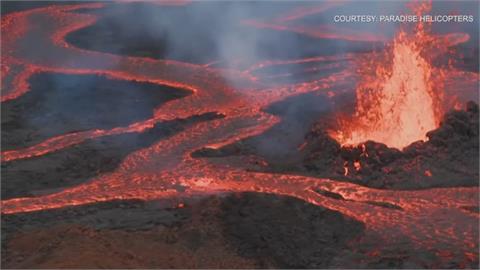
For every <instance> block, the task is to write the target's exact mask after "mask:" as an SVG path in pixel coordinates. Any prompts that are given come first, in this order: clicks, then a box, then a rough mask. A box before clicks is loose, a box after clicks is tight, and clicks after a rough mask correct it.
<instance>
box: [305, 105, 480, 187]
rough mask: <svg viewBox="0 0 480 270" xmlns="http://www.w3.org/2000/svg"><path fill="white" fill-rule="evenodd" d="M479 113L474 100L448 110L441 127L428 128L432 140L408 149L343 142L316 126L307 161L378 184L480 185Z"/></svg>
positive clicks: (324, 172)
mask: <svg viewBox="0 0 480 270" xmlns="http://www.w3.org/2000/svg"><path fill="white" fill-rule="evenodd" d="M478 117H479V115H478V105H477V104H476V103H475V102H472V101H471V102H468V103H467V106H466V110H462V111H459V110H453V111H450V112H448V113H447V114H445V116H444V119H443V121H442V122H441V124H440V127H439V128H438V129H435V130H432V131H430V132H428V133H427V137H428V138H429V140H428V141H426V142H422V141H418V142H414V143H412V144H411V145H409V146H407V147H406V148H404V149H403V151H400V150H398V149H395V148H389V147H387V146H386V145H384V144H381V143H377V142H373V141H367V142H365V143H363V144H361V145H359V146H349V147H342V148H340V146H339V145H338V144H336V142H335V141H334V140H333V139H331V138H329V137H328V135H326V133H325V132H324V131H322V130H318V126H314V127H313V128H312V131H311V132H310V133H309V134H307V136H306V137H305V138H306V144H307V145H306V147H304V149H303V151H304V155H305V159H304V161H303V162H304V166H305V168H306V170H307V171H308V172H309V173H311V174H314V175H318V176H321V177H332V175H333V176H334V177H335V178H337V179H341V180H342V179H343V180H346V181H352V182H355V183H360V184H362V185H365V186H369V187H375V188H392V189H417V188H429V187H450V186H475V185H477V184H478V169H479V167H478V162H479V153H478V147H479V143H478V142H479V136H478V130H479V122H478ZM355 165H357V167H355ZM346 170H348V172H347V171H346ZM345 174H346V175H345Z"/></svg>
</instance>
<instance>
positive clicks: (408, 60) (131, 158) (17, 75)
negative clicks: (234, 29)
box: [1, 3, 478, 268]
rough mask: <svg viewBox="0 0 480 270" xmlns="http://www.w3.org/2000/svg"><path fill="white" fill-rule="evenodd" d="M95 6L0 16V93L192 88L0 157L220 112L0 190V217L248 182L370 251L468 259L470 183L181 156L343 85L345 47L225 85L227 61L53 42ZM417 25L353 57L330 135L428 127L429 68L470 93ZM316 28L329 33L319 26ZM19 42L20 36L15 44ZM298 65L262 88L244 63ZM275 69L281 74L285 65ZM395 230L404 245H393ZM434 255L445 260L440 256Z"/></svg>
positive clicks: (406, 138)
mask: <svg viewBox="0 0 480 270" xmlns="http://www.w3.org/2000/svg"><path fill="white" fill-rule="evenodd" d="M104 7H105V4H102V3H97V4H91V3H88V4H81V5H64V6H52V7H46V8H38V9H33V10H28V11H21V12H15V13H12V14H8V15H6V16H3V17H2V23H1V27H2V31H3V32H4V33H8V34H6V35H4V36H3V37H2V56H1V57H2V59H1V60H2V99H1V102H8V101H9V100H12V99H16V98H20V97H21V96H22V95H23V94H25V93H26V92H27V91H29V87H30V86H29V80H28V79H29V78H30V77H31V76H32V75H33V74H36V73H41V72H53V73H67V74H96V75H102V76H108V77H109V78H112V79H117V80H130V81H138V82H149V83H154V84H159V85H168V86H174V87H178V88H182V89H187V90H190V91H191V92H192V94H191V95H189V96H187V97H184V98H181V99H175V100H172V101H169V102H167V103H165V104H163V105H162V106H160V107H158V108H155V111H154V114H153V116H152V117H151V118H150V119H147V120H142V121H139V122H135V123H133V124H131V125H129V126H119V127H115V128H112V129H105V130H103V129H101V130H98V129H94V130H85V131H79V132H72V133H68V134H63V135H58V136H55V137H52V138H50V139H47V140H45V141H43V142H41V143H38V144H36V145H31V146H28V147H25V148H20V149H13V150H9V151H3V152H2V153H1V154H2V157H1V158H2V163H8V162H12V161H14V160H21V159H35V158H38V157H40V156H43V155H46V154H49V153H52V152H56V151H60V150H62V149H67V148H68V147H71V146H73V145H78V144H81V143H82V142H84V141H85V140H92V139H96V138H99V137H104V136H111V135H118V134H124V133H132V132H137V133H141V132H145V131H146V130H149V129H151V128H152V127H153V126H154V125H155V124H157V123H161V122H163V121H169V120H175V119H182V118H188V117H191V116H195V115H200V114H203V113H208V112H217V113H221V114H222V115H224V117H223V118H218V119H215V120H211V121H207V122H199V123H195V124H192V125H191V126H189V127H187V128H185V129H184V130H182V131H179V133H177V134H175V135H174V136H171V137H168V138H165V139H162V140H159V141H157V142H155V143H154V144H152V145H151V146H149V147H146V148H142V149H139V150H137V151H134V152H132V153H130V154H128V155H127V156H126V157H125V158H124V159H123V161H122V162H121V164H120V165H119V166H118V167H117V168H116V169H115V170H113V171H112V172H108V173H103V174H100V175H97V176H94V177H92V178H90V179H88V181H85V182H83V183H81V184H78V185H76V186H71V187H66V188H64V189H61V190H54V191H51V192H49V193H39V195H36V196H32V197H19V198H12V199H6V200H5V199H4V200H2V201H1V208H2V209H1V213H2V214H4V215H7V214H15V213H23V212H31V211H41V210H47V209H55V208H62V207H68V206H77V205H85V204H90V203H98V202H102V201H111V200H128V199H141V200H158V199H172V200H175V201H178V200H181V199H182V198H187V197H192V196H197V195H203V194H212V193H223V192H245V191H249V192H251V191H253V192H263V193H272V194H279V195H288V196H292V197H296V198H299V199H302V200H304V201H306V202H308V203H311V204H314V205H319V206H322V207H326V208H329V209H332V210H335V211H339V212H341V213H342V214H344V215H347V216H349V217H352V218H355V219H356V220H359V221H361V222H363V223H364V224H365V225H366V229H365V230H366V232H365V236H363V240H362V241H364V243H365V247H367V248H366V249H369V250H368V251H372V254H379V252H383V250H381V251H378V250H371V249H376V248H378V243H379V242H381V243H382V246H385V247H389V246H394V245H395V246H399V245H400V246H401V247H402V248H404V249H405V250H411V247H412V246H415V247H419V248H420V249H422V250H431V251H432V252H438V253H439V254H443V253H441V252H442V251H444V250H445V249H447V250H448V251H449V250H454V251H455V253H452V254H451V255H449V256H450V257H448V256H444V257H442V256H439V257H438V258H439V259H438V260H439V265H438V266H439V267H438V268H440V267H441V266H443V265H447V264H446V263H447V262H449V261H451V260H452V258H456V259H458V261H460V262H461V263H462V264H463V265H470V263H471V262H475V261H478V254H477V253H474V252H473V250H478V226H476V225H478V214H477V213H473V212H471V211H466V210H465V209H464V208H465V206H469V207H470V206H477V205H478V187H452V188H441V189H439V188H437V189H428V190H413V191H405V190H380V189H375V188H367V187H364V186H361V185H358V184H357V183H347V182H341V181H337V180H331V179H322V178H316V177H309V176H300V175H291V174H288V173H285V174H283V173H276V174H275V173H265V172H262V173H260V172H255V171H251V170H248V168H246V167H247V166H245V167H243V166H244V164H246V163H247V162H246V161H245V162H243V160H244V159H247V158H248V157H245V156H242V157H225V158H224V157H222V158H221V159H220V160H221V162H220V161H219V159H214V158H212V159H209V158H195V157H193V156H192V155H191V154H192V153H194V152H195V151H197V150H198V149H202V148H209V147H210V148H214V147H220V146H223V145H227V144H231V143H232V142H235V141H237V140H241V139H244V138H247V137H250V136H255V135H258V134H260V133H263V132H265V131H266V130H268V129H269V128H271V127H272V126H273V125H275V124H277V123H278V122H279V121H280V118H281V117H280V116H277V115H272V114H270V113H268V112H266V111H265V110H264V108H266V107H268V106H269V105H271V104H272V103H274V102H277V101H279V100H284V99H286V98H287V97H291V96H295V95H300V94H304V93H308V92H313V91H316V93H320V92H324V93H325V96H326V98H330V99H333V98H332V97H334V96H335V95H337V94H341V93H342V91H345V90H344V89H349V90H350V89H354V83H352V81H354V80H353V75H354V74H353V72H352V71H351V70H350V68H349V67H351V66H352V64H353V63H352V62H353V60H352V59H354V57H357V55H358V54H357V53H351V54H343V55H332V56H324V55H322V56H318V57H311V58H304V59H289V60H279V59H274V60H272V61H270V60H268V61H264V62H259V63H250V64H251V66H247V67H246V68H245V69H243V68H242V69H240V68H238V69H237V67H233V68H232V70H228V72H230V73H231V74H234V75H236V77H238V80H242V82H243V81H245V82H244V83H245V84H246V85H247V86H246V87H245V89H241V88H240V87H237V88H234V87H232V86H231V85H229V84H227V82H226V80H225V79H224V75H225V72H227V70H223V69H222V68H220V67H218V68H217V67H216V65H215V63H216V62H215V61H212V62H211V63H213V64H207V65H196V64H191V63H186V62H180V61H173V60H166V59H151V58H142V57H128V56H122V55H114V54H110V53H102V52H98V51H90V50H85V49H80V48H77V47H75V46H74V45H72V44H69V43H68V42H66V41H65V36H66V35H67V34H68V33H71V32H73V31H76V30H78V29H81V28H84V27H87V26H90V25H92V24H94V23H95V22H96V21H97V20H98V19H99V18H100V17H101V15H98V14H97V15H94V14H93V13H86V12H75V11H76V10H80V9H100V8H104ZM105 8H107V7H105ZM326 8H329V7H324V8H323V7H319V8H318V9H316V10H317V11H318V12H320V11H322V10H324V9H326ZM312 12H314V11H311V12H310V11H309V12H303V10H300V11H298V10H297V11H296V13H294V15H292V16H286V18H288V19H286V20H280V19H279V20H276V21H274V23H279V22H283V23H290V22H291V21H292V20H296V19H297V18H300V17H301V16H303V15H302V14H304V13H305V14H307V13H308V14H311V13H312ZM315 12H316V11H315ZM253 26H255V27H260V26H259V25H255V24H253ZM274 28H275V27H274ZM277 28H278V27H277ZM296 30H298V29H291V28H282V31H293V32H299V33H301V31H296ZM417 30H418V31H416V33H415V36H409V35H407V34H405V33H404V32H401V33H400V34H399V35H398V36H397V38H396V39H395V42H394V45H393V46H392V47H391V48H390V49H389V50H387V51H388V53H389V54H390V55H391V57H390V58H389V59H390V61H383V62H381V64H380V65H378V66H376V65H364V66H365V67H367V68H370V69H364V70H363V71H362V72H365V75H364V76H363V75H362V81H361V83H360V84H358V85H357V108H356V113H355V118H354V119H353V120H350V121H345V122H344V123H342V126H341V129H340V131H336V132H332V135H333V137H334V138H336V139H337V140H338V141H339V142H341V143H342V144H354V143H360V142H362V141H365V140H375V141H378V142H383V143H385V144H387V145H389V146H394V147H398V148H401V147H404V146H406V145H407V144H409V143H411V142H413V141H416V140H421V139H425V134H426V132H427V131H429V130H432V129H434V128H435V127H437V125H438V121H439V118H440V117H441V110H440V104H441V102H440V101H441V99H442V98H441V96H442V94H441V92H442V91H443V87H442V85H443V84H442V83H441V81H442V80H441V77H443V76H445V77H446V78H447V79H448V81H446V84H448V83H450V84H451V85H453V86H454V87H447V88H446V89H448V90H449V91H456V92H455V94H457V93H458V92H460V90H459V89H460V88H462V89H473V88H475V91H476V87H477V85H478V74H477V73H474V72H468V71H459V70H448V71H445V70H443V69H441V68H438V69H437V68H434V67H433V65H432V62H431V60H432V59H430V57H429V56H427V55H426V54H425V51H424V49H425V48H434V45H432V44H433V43H435V42H433V43H430V42H432V39H434V38H432V37H430V36H428V35H426V34H424V31H423V29H417ZM304 34H305V33H304ZM321 36H322V38H329V35H321ZM449 37H450V38H451V41H450V42H451V43H454V42H463V41H465V38H464V37H465V35H451V36H449ZM334 38H335V39H344V40H351V39H352V38H351V36H348V35H346V36H345V37H344V36H341V37H339V36H338V35H336V36H335V37H334ZM435 38H438V37H435ZM32 40H35V46H31V42H32ZM29 43H30V44H29ZM23 44H29V45H28V46H21V45H23ZM366 55H367V57H369V58H371V59H372V57H373V56H375V55H374V54H372V53H367V54H366ZM382 59H387V58H382ZM212 60H215V59H212ZM389 63H391V64H390V65H389ZM302 64H309V65H310V64H316V65H314V66H313V67H312V66H307V67H308V68H309V69H303V70H304V71H305V72H309V71H311V70H313V71H317V70H320V69H322V72H310V73H313V74H314V75H315V77H309V79H308V80H307V79H306V80H305V81H301V82H294V83H292V82H287V83H282V81H281V80H279V82H275V84H273V85H269V84H263V83H262V79H263V80H267V79H268V80H270V81H271V77H269V78H267V79H266V78H265V76H267V75H268V74H267V75H262V73H261V72H255V71H259V70H261V69H266V68H268V67H272V66H277V65H278V66H281V65H302ZM368 64H370V63H368ZM371 67H373V72H372V69H371ZM324 70H325V71H328V72H323V71H324ZM230 73H229V74H230ZM368 73H370V74H368ZM444 73H445V75H442V74H444ZM282 76H285V77H289V76H293V75H292V74H290V73H285V74H282ZM299 77H301V76H299ZM437 77H440V78H437ZM4 78H7V79H4ZM301 79H302V78H301ZM475 93H476V92H475ZM239 160H240V161H239ZM232 164H234V165H232ZM242 164H243V165H242ZM2 166H3V164H2ZM354 166H355V169H357V170H359V169H360V166H361V165H360V163H359V162H358V163H355V164H354ZM433 177H434V176H433ZM15 180H16V179H8V180H7V181H15ZM319 190H323V191H324V192H333V193H336V194H339V195H341V197H342V198H344V199H338V198H334V197H331V196H324V195H322V193H321V192H320V193H319V192H318V191H319ZM386 203H387V204H388V205H394V206H398V208H400V209H401V210H395V209H391V208H389V207H383V206H382V205H384V204H386ZM176 205H179V204H178V203H176ZM452 217H453V218H454V219H453V218H452ZM406 239H407V240H408V241H409V243H408V245H407V244H405V243H406V242H407V241H406ZM369 241H372V242H373V243H374V245H372V244H370V242H369ZM385 252H387V253H388V252H389V250H385ZM387 255H388V254H387ZM402 256H403V255H402ZM443 261H445V263H444V264H441V263H442V262H443Z"/></svg>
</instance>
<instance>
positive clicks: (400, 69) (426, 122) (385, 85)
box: [331, 24, 443, 149]
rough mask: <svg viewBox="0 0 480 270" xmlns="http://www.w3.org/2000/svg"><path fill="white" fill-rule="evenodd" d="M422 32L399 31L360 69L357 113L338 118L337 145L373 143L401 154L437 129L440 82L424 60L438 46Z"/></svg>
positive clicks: (419, 29) (439, 113)
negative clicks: (384, 51)
mask: <svg viewBox="0 0 480 270" xmlns="http://www.w3.org/2000/svg"><path fill="white" fill-rule="evenodd" d="M425 28H426V27H425V26H424V25H422V24H419V25H418V26H417V29H416V33H415V34H410V35H409V34H407V33H406V32H405V31H400V32H399V33H398V35H397V36H396V38H395V40H394V42H393V45H391V48H390V50H387V54H386V55H385V56H382V57H379V58H380V59H377V60H376V62H375V63H372V62H371V61H364V62H362V63H361V64H360V69H364V70H363V71H360V72H363V73H361V74H360V76H361V78H360V83H359V84H358V85H357V90H356V94H357V104H356V111H355V114H354V117H353V118H352V119H348V120H345V119H343V121H342V123H341V124H340V125H341V128H340V130H339V131H334V132H331V135H332V136H333V137H334V138H335V139H337V141H339V142H340V143H341V144H343V145H357V144H360V143H362V142H365V141H368V140H373V141H376V142H381V143H384V144H386V145H388V146H390V147H396V148H399V149H402V148H404V147H405V146H407V145H409V144H411V143H412V142H415V141H419V140H426V139H427V137H426V133H427V132H428V131H430V130H433V129H435V128H437V127H438V125H439V120H440V119H441V112H442V108H441V98H442V96H443V83H442V79H443V78H442V76H441V75H442V73H440V76H437V77H435V78H434V76H433V75H432V74H433V73H434V72H436V70H435V69H434V67H433V66H432V64H431V57H426V55H427V56H428V55H432V54H433V53H434V51H435V50H436V48H437V47H436V44H435V42H433V40H434V39H433V37H431V36H429V35H428V34H427V32H426V30H425ZM437 43H440V42H437ZM372 64H373V67H374V68H373V70H371V71H372V72H371V73H370V74H368V73H367V72H368V71H369V70H370V69H369V66H371V65H372Z"/></svg>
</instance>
